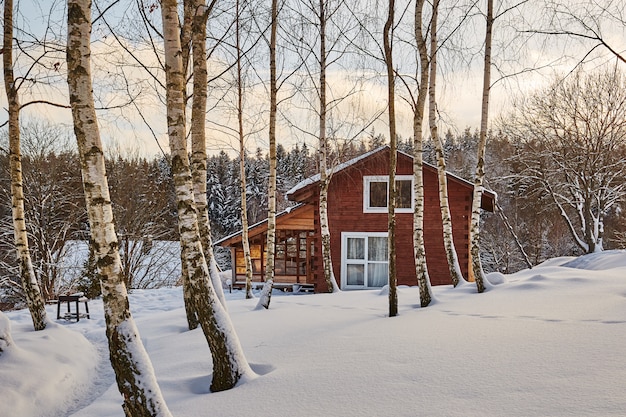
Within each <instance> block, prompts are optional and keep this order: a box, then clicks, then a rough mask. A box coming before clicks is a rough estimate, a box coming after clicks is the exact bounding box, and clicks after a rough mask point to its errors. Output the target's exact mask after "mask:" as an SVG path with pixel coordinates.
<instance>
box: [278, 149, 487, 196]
mask: <svg viewBox="0 0 626 417" xmlns="http://www.w3.org/2000/svg"><path fill="white" fill-rule="evenodd" d="M385 149H389V145H383V146H380V147H378V148H376V149H373V150H371V151H369V152H366V153H364V154H362V155H359V156H357V157H356V158H352V159H350V160H349V161H346V162H343V163H341V164H339V165H337V166H336V167H334V168H331V169H330V170H329V175H330V174H331V173H332V174H336V173H337V172H340V171H343V170H344V169H346V168H349V167H351V166H352V165H355V164H357V163H358V162H360V161H362V160H364V159H366V158H368V157H370V156H371V155H374V154H376V153H378V152H381V151H383V150H385ZM398 153H399V154H402V155H404V156H406V157H407V158H410V159H411V160H412V159H413V156H412V155H409V154H408V153H406V152H402V151H398ZM424 165H425V166H427V167H430V168H432V169H435V170H436V169H437V167H436V166H434V165H432V164H429V163H428V162H424ZM446 175H447V176H448V177H449V178H454V179H455V180H457V181H459V182H462V183H464V184H467V185H468V186H470V187H474V184H473V183H472V182H471V181H468V180H466V179H465V178H462V177H460V176H458V175H456V174H453V173H451V172H449V171H446ZM320 179H321V176H320V174H315V175H313V176H311V177H309V178H306V179H304V180H302V181H300V182H299V183H297V184H296V185H294V186H293V187H292V188H291V189H290V190H289V191H287V193H286V196H289V195H291V194H295V193H296V192H297V191H299V190H301V189H303V188H305V187H307V186H309V185H311V184H315V183H316V182H318V181H319V180H320ZM484 191H485V192H487V193H489V194H491V195H493V196H494V198H496V193H495V192H493V191H491V190H487V189H485V190H484Z"/></svg>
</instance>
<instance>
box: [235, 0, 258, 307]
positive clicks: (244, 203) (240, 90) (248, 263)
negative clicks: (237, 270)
mask: <svg viewBox="0 0 626 417" xmlns="http://www.w3.org/2000/svg"><path fill="white" fill-rule="evenodd" d="M235 7H236V17H235V19H236V20H235V49H236V54H237V76H236V77H237V79H236V83H237V136H238V139H239V189H240V192H241V243H242V246H243V258H244V262H245V267H246V299H251V298H254V295H253V294H252V256H251V255H250V239H249V237H248V200H247V195H246V194H247V187H246V146H245V132H244V127H243V114H244V113H243V112H244V104H243V103H244V100H243V99H244V84H243V83H244V79H243V72H242V68H241V64H242V59H243V57H242V52H243V51H242V46H241V15H242V4H241V1H240V0H237V2H236V4H235Z"/></svg>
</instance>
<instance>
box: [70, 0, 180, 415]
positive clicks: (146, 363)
mask: <svg viewBox="0 0 626 417" xmlns="http://www.w3.org/2000/svg"><path fill="white" fill-rule="evenodd" d="M67 15H68V23H67V25H68V41H67V42H68V43H67V67H68V76H67V81H68V86H69V96H70V104H71V107H72V118H73V120H74V134H75V135H76V140H77V142H78V149H79V153H80V161H81V171H82V175H83V188H84V191H85V201H86V205H87V212H88V216H89V223H90V226H91V227H90V229H91V240H92V245H93V248H94V251H95V257H96V263H97V265H98V274H99V277H100V282H101V285H102V300H103V304H104V316H105V321H106V334H107V338H108V341H109V356H110V359H111V365H112V366H113V370H114V371H115V377H116V381H117V386H118V389H119V390H120V393H121V394H122V397H123V399H124V402H123V405H122V407H123V409H124V413H125V414H126V416H127V417H138V416H146V417H148V416H162V417H169V416H171V413H170V412H169V410H168V408H167V405H166V404H165V401H164V399H163V396H162V395H161V390H160V388H159V386H158V384H157V381H156V378H155V375H154V369H153V368H152V364H151V362H150V358H149V357H148V355H147V353H146V351H145V348H144V346H143V343H142V341H141V337H140V336H139V331H138V330H137V327H136V325H135V322H134V320H133V318H132V315H131V312H130V309H129V303H128V295H127V293H126V287H125V285H124V282H123V279H122V275H121V262H120V255H119V249H118V240H117V235H116V233H115V224H114V220H113V211H112V208H111V200H110V197H109V188H108V183H107V179H106V170H105V166H104V154H103V151H102V143H101V140H100V133H99V130H98V121H97V117H96V111H95V105H94V100H93V87H92V80H91V63H90V57H91V47H90V36H91V1H90V0H68V13H67Z"/></svg>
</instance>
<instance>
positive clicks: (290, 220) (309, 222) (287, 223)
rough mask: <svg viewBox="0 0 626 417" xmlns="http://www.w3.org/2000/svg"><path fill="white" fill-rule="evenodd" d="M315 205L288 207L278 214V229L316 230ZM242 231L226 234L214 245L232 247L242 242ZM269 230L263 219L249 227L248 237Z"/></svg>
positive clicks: (300, 204)
mask: <svg viewBox="0 0 626 417" xmlns="http://www.w3.org/2000/svg"><path fill="white" fill-rule="evenodd" d="M313 212H314V207H312V206H310V205H306V204H304V203H299V204H297V205H295V206H293V207H288V208H286V209H285V210H283V211H281V212H280V213H277V214H276V229H277V230H302V231H310V230H314V228H315V227H314V223H313V220H314V219H313ZM242 232H243V231H241V230H240V231H238V232H236V233H233V234H231V235H228V236H225V237H223V238H221V239H220V240H218V241H216V242H215V243H214V245H216V246H224V247H231V246H234V245H236V244H238V243H240V242H241V239H242V236H241V235H242ZM265 232H267V219H265V220H261V221H260V222H258V223H255V224H253V225H252V226H249V227H248V237H249V238H252V237H255V236H258V235H260V234H263V233H265Z"/></svg>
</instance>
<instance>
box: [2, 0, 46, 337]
mask: <svg viewBox="0 0 626 417" xmlns="http://www.w3.org/2000/svg"><path fill="white" fill-rule="evenodd" d="M2 48H3V49H2V64H3V67H4V68H3V69H4V89H5V92H6V95H7V102H8V112H9V166H10V173H11V209H12V210H11V211H12V215H13V229H14V234H13V236H14V240H15V247H16V249H17V257H18V260H19V266H20V280H21V284H22V288H23V289H24V294H25V296H26V303H27V305H28V310H29V311H30V315H31V318H32V320H33V326H34V328H35V330H43V329H45V328H46V323H47V316H46V309H45V305H44V300H43V296H42V294H41V291H40V288H39V284H38V283H37V277H36V276H35V271H34V269H33V263H32V259H31V254H30V249H29V246H28V234H27V229H26V214H25V210H24V187H23V184H22V156H21V150H20V102H19V96H18V90H19V85H20V83H19V82H16V80H15V76H14V73H13V65H14V63H13V0H6V1H5V2H4V32H3V44H2Z"/></svg>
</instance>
